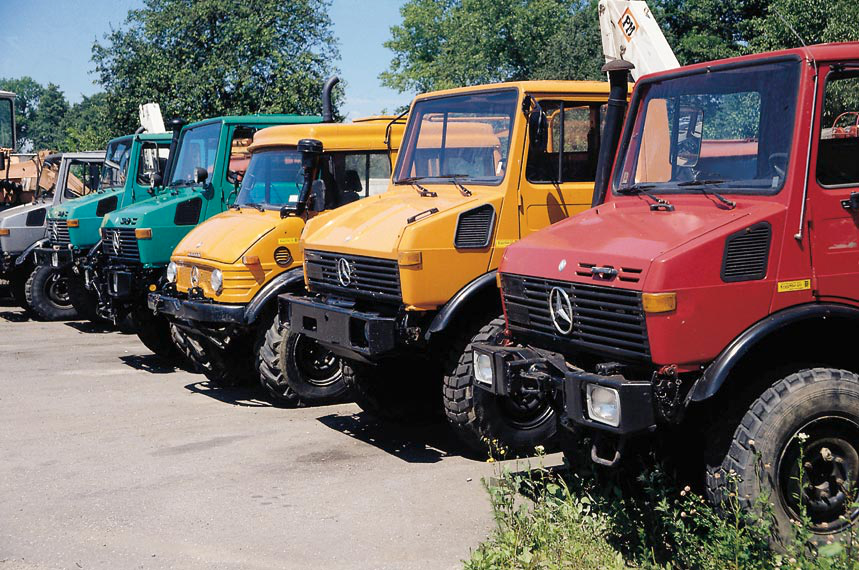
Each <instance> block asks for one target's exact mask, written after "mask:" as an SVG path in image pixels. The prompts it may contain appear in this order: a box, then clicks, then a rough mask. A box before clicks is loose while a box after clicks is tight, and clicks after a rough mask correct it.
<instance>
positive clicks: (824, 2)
mask: <svg viewBox="0 0 859 570" xmlns="http://www.w3.org/2000/svg"><path fill="white" fill-rule="evenodd" d="M857 19H859V4H857V3H856V2H855V0H773V1H772V2H771V3H770V4H769V7H768V10H767V11H766V13H765V14H764V15H762V16H760V17H757V18H754V19H753V20H751V21H750V22H749V28H750V29H751V30H753V32H754V39H753V40H752V41H751V48H752V49H753V50H754V51H765V50H774V49H783V48H791V47H799V46H800V45H802V42H800V39H799V38H798V37H797V36H796V34H799V36H801V37H802V41H804V42H805V43H806V44H807V45H811V44H817V43H824V42H846V41H856V40H857V39H859V31H857V29H856V26H855V23H856V22H857ZM788 24H789V25H790V27H788ZM791 27H792V28H793V30H791V29H790V28H791ZM794 31H796V34H794Z"/></svg>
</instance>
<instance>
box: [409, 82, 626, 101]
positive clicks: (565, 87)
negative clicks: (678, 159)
mask: <svg viewBox="0 0 859 570" xmlns="http://www.w3.org/2000/svg"><path fill="white" fill-rule="evenodd" d="M510 88H515V89H518V90H519V91H520V92H526V93H558V94H565V95H608V92H609V83H608V81H560V80H536V81H507V82H503V83H488V84H485V85H472V86H470V87H455V88H453V89H443V90H441V91H430V92H428V93H422V94H420V95H418V96H417V97H415V101H420V100H421V99H431V98H433V97H440V96H445V95H460V94H466V93H474V92H478V91H490V90H498V89H510Z"/></svg>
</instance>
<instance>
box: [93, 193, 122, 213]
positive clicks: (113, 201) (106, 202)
mask: <svg viewBox="0 0 859 570" xmlns="http://www.w3.org/2000/svg"><path fill="white" fill-rule="evenodd" d="M116 205H117V198H116V196H109V197H107V198H104V199H102V200H99V201H98V206H96V209H95V215H96V217H98V218H103V217H104V215H105V214H108V213H110V212H112V211H114V210H116Z"/></svg>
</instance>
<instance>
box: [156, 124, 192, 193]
mask: <svg viewBox="0 0 859 570" xmlns="http://www.w3.org/2000/svg"><path fill="white" fill-rule="evenodd" d="M187 124H188V121H186V120H185V119H178V118H176V119H170V120H169V121H168V122H167V125H168V126H169V128H170V130H171V131H173V138H172V139H170V156H168V157H167V164H166V165H164V178H163V181H162V183H163V184H164V185H165V186H167V185H169V184H170V178H171V177H172V175H173V173H172V172H171V171H172V169H173V163H174V162H175V161H174V158H176V150H177V148H178V147H179V135H180V134H181V133H182V127H184V126H185V125H187Z"/></svg>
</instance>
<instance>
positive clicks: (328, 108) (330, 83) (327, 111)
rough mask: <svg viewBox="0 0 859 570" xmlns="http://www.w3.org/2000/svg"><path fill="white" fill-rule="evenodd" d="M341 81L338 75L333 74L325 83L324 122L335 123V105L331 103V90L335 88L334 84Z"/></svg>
mask: <svg viewBox="0 0 859 570" xmlns="http://www.w3.org/2000/svg"><path fill="white" fill-rule="evenodd" d="M338 83H340V78H339V77H337V76H336V75H332V76H331V77H329V78H328V80H327V81H326V82H325V85H324V86H323V87H322V122H323V123H333V122H334V105H333V103H331V91H332V90H333V89H334V86H335V85H337V84H338Z"/></svg>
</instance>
